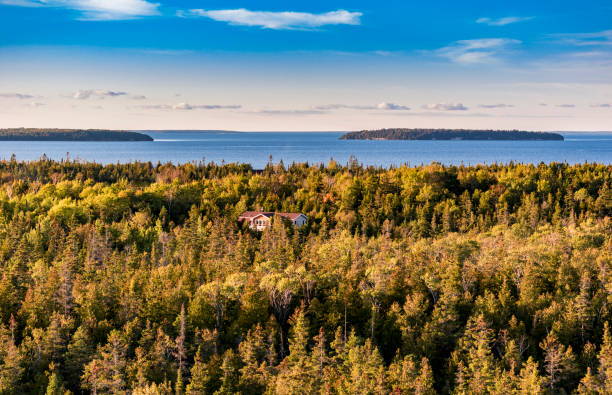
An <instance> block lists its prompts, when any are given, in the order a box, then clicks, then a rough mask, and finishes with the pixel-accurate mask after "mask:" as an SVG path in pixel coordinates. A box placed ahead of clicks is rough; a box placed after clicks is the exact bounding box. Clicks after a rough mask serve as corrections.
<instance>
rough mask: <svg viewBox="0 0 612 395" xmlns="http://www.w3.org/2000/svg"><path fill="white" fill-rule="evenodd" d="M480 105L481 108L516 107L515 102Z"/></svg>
mask: <svg viewBox="0 0 612 395" xmlns="http://www.w3.org/2000/svg"><path fill="white" fill-rule="evenodd" d="M478 107H480V108H511V107H514V105H513V104H503V103H499V104H480V105H479V106H478Z"/></svg>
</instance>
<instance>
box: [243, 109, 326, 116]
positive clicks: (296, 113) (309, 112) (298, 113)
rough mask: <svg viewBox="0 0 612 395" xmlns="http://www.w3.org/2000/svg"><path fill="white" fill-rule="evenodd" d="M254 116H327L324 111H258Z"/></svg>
mask: <svg viewBox="0 0 612 395" xmlns="http://www.w3.org/2000/svg"><path fill="white" fill-rule="evenodd" d="M253 113H254V114H261V115H321V114H327V111H323V110H257V111H254V112H253Z"/></svg>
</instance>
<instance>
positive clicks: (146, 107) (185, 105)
mask: <svg viewBox="0 0 612 395" xmlns="http://www.w3.org/2000/svg"><path fill="white" fill-rule="evenodd" d="M138 108H140V109H143V110H176V111H191V110H224V109H227V110H235V109H239V108H242V106H240V105H234V104H230V105H224V104H189V103H178V104H148V105H142V106H138Z"/></svg>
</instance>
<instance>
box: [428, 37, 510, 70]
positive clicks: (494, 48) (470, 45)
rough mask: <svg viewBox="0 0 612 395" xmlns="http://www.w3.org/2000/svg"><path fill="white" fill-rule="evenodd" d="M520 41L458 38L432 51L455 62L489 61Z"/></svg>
mask: <svg viewBox="0 0 612 395" xmlns="http://www.w3.org/2000/svg"><path fill="white" fill-rule="evenodd" d="M520 43H521V41H519V40H514V39H510V38H481V39H475V40H459V41H455V42H454V43H452V44H451V45H449V46H446V47H442V48H440V49H438V50H436V51H434V53H435V54H436V55H438V56H442V57H445V58H447V59H450V60H451V61H453V62H455V63H461V64H475V63H490V62H492V61H494V60H496V59H497V58H498V57H499V56H500V55H502V54H503V53H505V52H507V50H508V49H509V48H510V47H512V46H514V45H518V44H520Z"/></svg>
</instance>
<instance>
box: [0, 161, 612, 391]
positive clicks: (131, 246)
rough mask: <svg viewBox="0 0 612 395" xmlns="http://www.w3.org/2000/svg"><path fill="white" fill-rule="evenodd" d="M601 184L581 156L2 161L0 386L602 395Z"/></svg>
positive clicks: (604, 267) (609, 344) (607, 207)
mask: <svg viewBox="0 0 612 395" xmlns="http://www.w3.org/2000/svg"><path fill="white" fill-rule="evenodd" d="M611 187H612V166H610V165H601V164H587V163H585V164H580V165H574V166H570V165H567V164H560V163H552V164H550V165H544V164H542V165H538V166H534V165H522V164H511V165H491V166H473V167H471V166H449V167H446V166H440V165H435V164H433V165H429V166H419V167H407V166H401V167H398V168H393V169H381V168H374V167H367V168H365V167H360V166H358V165H356V164H352V165H349V166H340V165H338V164H337V163H335V162H333V161H332V162H330V163H329V165H328V166H319V165H317V166H310V165H308V164H304V163H302V164H294V165H291V166H289V167H284V166H282V165H269V166H267V167H266V168H265V169H263V170H262V171H259V172H254V171H253V169H252V168H251V167H250V166H249V165H238V164H227V165H223V166H217V165H214V164H210V163H207V164H203V163H199V164H198V163H187V164H185V165H181V166H173V165H169V164H167V165H161V164H158V165H153V164H151V163H142V162H133V163H129V164H112V165H106V166H104V165H101V164H97V163H86V162H83V163H80V162H72V161H62V162H54V161H49V160H40V161H33V162H28V163H24V162H18V161H15V160H10V161H0V393H2V394H5V393H6V394H30V393H32V394H44V393H48V394H64V393H66V390H69V391H71V393H74V394H81V393H98V394H102V393H104V394H106V393H116V394H127V393H130V394H175V393H178V394H213V393H217V394H230V393H241V394H264V393H265V394H297V393H313V394H314V393H330V394H391V393H397V394H433V393H442V394H450V393H463V394H472V393H479V394H485V393H502V392H504V393H508V394H520V393H523V394H543V393H551V394H552V393H555V394H563V393H566V394H569V393H574V391H575V390H582V392H580V393H585V394H586V393H609V392H608V391H607V390H606V388H611V387H610V386H611V385H612V378H610V377H609V376H610V375H609V374H608V373H607V372H608V370H606V369H608V367H609V366H611V364H612V357H611V355H612V336H611V333H610V329H609V326H608V322H610V321H612V303H610V300H611V296H610V295H611V290H612V275H611V273H612V221H610V216H611V215H612V192H611V189H612V188H611ZM252 209H256V210H259V209H261V210H266V211H284V212H287V211H291V212H301V213H304V214H305V215H307V216H308V223H307V224H306V225H305V226H303V227H300V228H294V227H292V226H291V225H288V224H285V223H283V222H281V221H278V222H276V223H275V224H274V225H273V226H272V227H271V228H269V229H266V230H265V231H263V232H261V233H259V232H254V231H251V230H250V229H248V228H246V227H241V226H240V225H239V224H238V221H237V219H238V216H239V215H240V214H241V213H242V212H244V211H246V210H252ZM587 385H588V386H589V387H586V386H587ZM58 388H59V389H58ZM585 388H587V389H589V388H590V389H593V388H594V389H595V390H592V391H591V390H589V391H586V390H585ZM546 391H548V392H546Z"/></svg>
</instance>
